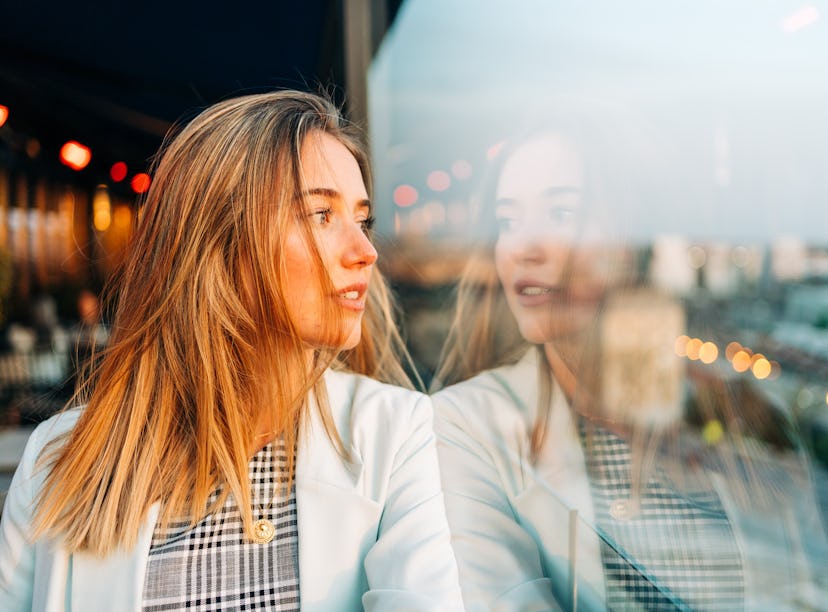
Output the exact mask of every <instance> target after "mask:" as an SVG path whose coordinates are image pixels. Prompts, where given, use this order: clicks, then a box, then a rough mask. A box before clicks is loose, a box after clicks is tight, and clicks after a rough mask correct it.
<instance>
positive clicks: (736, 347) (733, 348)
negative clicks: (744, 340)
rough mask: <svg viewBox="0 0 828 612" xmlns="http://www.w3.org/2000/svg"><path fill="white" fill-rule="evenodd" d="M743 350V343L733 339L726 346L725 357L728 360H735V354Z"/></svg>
mask: <svg viewBox="0 0 828 612" xmlns="http://www.w3.org/2000/svg"><path fill="white" fill-rule="evenodd" d="M741 350H742V345H741V344H739V343H738V342H736V341H733V342H731V343H729V344H728V345H727V347H725V357H726V358H727V360H728V361H733V356H734V355H735V354H736V353H738V352H739V351H741Z"/></svg>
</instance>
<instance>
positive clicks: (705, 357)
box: [699, 342, 719, 364]
mask: <svg viewBox="0 0 828 612" xmlns="http://www.w3.org/2000/svg"><path fill="white" fill-rule="evenodd" d="M718 357H719V347H718V346H716V345H715V344H714V343H712V342H705V343H704V344H702V345H701V348H700V349H699V359H700V360H701V362H702V363H707V364H711V363H713V362H714V361H716V359H718Z"/></svg>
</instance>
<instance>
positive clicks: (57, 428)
mask: <svg viewBox="0 0 828 612" xmlns="http://www.w3.org/2000/svg"><path fill="white" fill-rule="evenodd" d="M82 412H83V408H82V407H80V406H76V407H74V408H70V409H68V410H62V411H61V412H58V413H57V414H55V415H54V416H52V417H50V418H48V419H46V420H45V421H43V422H42V423H40V424H39V425H38V426H37V427H35V429H34V431H32V435H31V436H30V437H29V442H28V445H27V446H28V447H33V448H34V449H36V450H37V451H38V452H39V451H40V450H41V449H42V448H43V447H44V446H46V445H47V444H48V443H49V442H52V441H53V440H56V439H58V438H60V437H61V436H64V435H65V434H67V433H69V432H70V431H71V430H72V428H73V427H74V426H75V424H76V423H77V422H78V418H79V417H80V415H81V413H82Z"/></svg>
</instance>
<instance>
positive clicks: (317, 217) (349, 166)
mask: <svg viewBox="0 0 828 612" xmlns="http://www.w3.org/2000/svg"><path fill="white" fill-rule="evenodd" d="M301 162H302V173H303V176H302V193H303V196H304V197H303V198H300V199H297V205H301V206H304V207H305V208H304V211H303V214H302V215H301V217H300V220H298V221H296V220H294V221H291V226H290V228H289V230H288V232H287V235H286V236H285V243H284V273H285V287H286V289H285V294H286V306H287V310H288V313H289V315H290V317H291V320H292V321H293V322H294V324H295V325H296V327H297V329H298V331H299V335H300V336H301V338H302V340H303V341H304V342H305V343H306V344H307V345H308V347H309V348H340V349H349V348H353V347H354V346H356V345H357V344H358V343H359V340H360V334H361V326H360V324H361V322H362V316H363V313H364V312H365V303H366V299H367V295H368V283H369V282H370V280H371V272H372V270H373V265H374V262H375V261H376V260H377V251H376V249H375V248H374V246H373V244H372V243H371V241H370V240H369V238H368V236H367V232H368V230H369V229H370V227H371V224H372V223H373V218H372V217H371V204H370V202H369V201H368V193H367V191H366V189H365V183H364V182H363V179H362V173H361V172H360V169H359V165H358V164H357V161H356V159H355V158H354V156H353V155H351V153H350V151H348V149H347V148H346V147H345V146H344V145H343V144H342V143H341V142H339V141H338V140H337V139H336V138H334V137H333V136H330V135H329V134H326V133H312V134H310V135H309V136H308V137H307V138H306V139H305V142H304V143H303V145H302V150H301ZM302 200H304V202H303V201H302ZM302 223H304V224H308V225H309V226H310V227H311V228H312V232H313V235H314V238H315V240H316V247H317V249H318V251H319V255H320V257H321V259H322V263H323V266H324V270H319V269H318V265H317V263H316V261H315V260H314V256H313V252H312V249H311V246H310V245H309V244H308V242H307V238H306V232H305V228H303V227H301V225H300V224H302ZM325 274H327V275H328V277H329V278H330V281H331V284H332V285H333V290H332V291H328V290H327V289H326V288H325V284H324V283H323V282H322V280H323V279H324V275H325ZM332 319H333V320H332ZM332 328H333V329H332Z"/></svg>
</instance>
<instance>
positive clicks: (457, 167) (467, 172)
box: [451, 159, 472, 181]
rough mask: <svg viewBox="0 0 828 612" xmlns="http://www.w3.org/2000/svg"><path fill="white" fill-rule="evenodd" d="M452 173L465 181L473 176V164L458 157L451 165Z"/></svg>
mask: <svg viewBox="0 0 828 612" xmlns="http://www.w3.org/2000/svg"><path fill="white" fill-rule="evenodd" d="M451 173H452V174H453V175H454V178H456V179H460V180H461V181H465V180H467V179H470V178H471V175H472V165H471V164H470V163H469V162H467V161H466V160H465V159H458V160H457V161H456V162H454V163H453V164H452V165H451Z"/></svg>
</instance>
